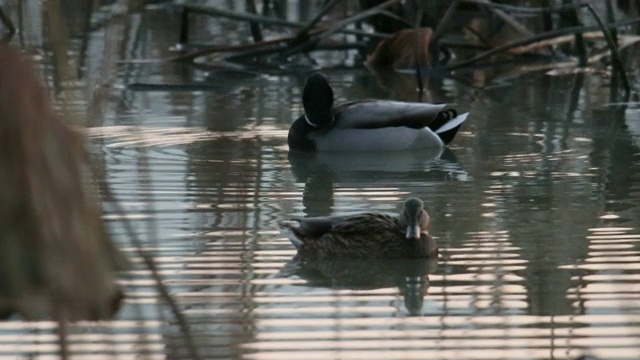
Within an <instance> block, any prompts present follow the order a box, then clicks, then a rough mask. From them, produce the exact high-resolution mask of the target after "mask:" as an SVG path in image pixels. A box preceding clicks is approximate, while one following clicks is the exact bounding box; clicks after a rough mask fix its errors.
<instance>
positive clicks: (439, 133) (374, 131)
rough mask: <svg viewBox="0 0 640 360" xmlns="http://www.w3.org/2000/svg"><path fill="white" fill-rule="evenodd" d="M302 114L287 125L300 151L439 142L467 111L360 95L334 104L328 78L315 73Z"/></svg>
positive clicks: (380, 148) (445, 141)
mask: <svg viewBox="0 0 640 360" xmlns="http://www.w3.org/2000/svg"><path fill="white" fill-rule="evenodd" d="M302 105H303V107H304V111H305V113H304V115H302V116H301V117H300V118H298V119H297V120H296V121H294V123H293V124H292V125H291V128H290V129H289V136H288V141H289V148H290V149H291V150H302V151H319V152H322V151H391V150H409V149H424V148H432V147H437V148H443V147H445V146H446V145H447V144H449V142H451V140H453V138H454V137H455V135H456V133H457V132H458V129H459V128H460V126H461V125H462V123H463V122H464V121H465V120H466V118H467V115H468V114H469V113H465V114H462V115H458V114H457V111H456V110H455V109H454V108H453V106H452V105H451V104H438V105H434V104H426V103H412V102H401V101H389V100H360V101H351V102H347V103H344V104H340V105H338V106H335V107H334V106H333V89H332V88H331V85H329V82H328V81H327V78H326V77H325V76H324V75H323V74H321V73H314V74H312V75H311V76H309V78H308V79H307V82H306V84H305V86H304V91H303V94H302Z"/></svg>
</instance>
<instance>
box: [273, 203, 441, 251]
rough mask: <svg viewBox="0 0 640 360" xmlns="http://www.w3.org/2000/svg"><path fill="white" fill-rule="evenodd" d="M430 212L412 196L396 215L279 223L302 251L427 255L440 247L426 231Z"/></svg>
mask: <svg viewBox="0 0 640 360" xmlns="http://www.w3.org/2000/svg"><path fill="white" fill-rule="evenodd" d="M428 225H429V214H427V212H426V211H425V210H424V206H423V204H422V201H421V200H420V199H416V198H409V199H407V200H406V201H405V203H404V210H403V211H402V213H400V214H399V215H397V216H391V215H385V214H379V213H364V214H358V215H351V216H328V217H311V218H299V219H293V220H288V221H282V222H280V229H281V232H282V234H283V235H284V236H286V237H287V238H288V239H289V240H290V241H291V243H292V244H293V245H294V246H295V247H296V248H297V249H298V253H299V254H306V255H314V256H319V257H325V256H332V257H333V256H335V257H352V258H389V259H390V258H424V257H432V256H433V257H435V256H437V254H438V247H437V243H436V241H435V239H433V238H432V237H431V235H429V233H428V232H427V226H428Z"/></svg>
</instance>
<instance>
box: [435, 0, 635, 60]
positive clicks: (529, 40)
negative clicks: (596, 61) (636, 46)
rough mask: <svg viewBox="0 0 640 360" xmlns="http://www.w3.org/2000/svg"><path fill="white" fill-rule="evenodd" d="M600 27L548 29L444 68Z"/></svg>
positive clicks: (611, 25)
mask: <svg viewBox="0 0 640 360" xmlns="http://www.w3.org/2000/svg"><path fill="white" fill-rule="evenodd" d="M464 1H468V0H464ZM638 22H640V18H635V19H630V20H625V21H620V22H616V23H614V24H609V26H610V27H620V26H626V25H630V24H634V23H638ZM599 29H600V27H599V26H576V27H569V28H564V29H559V30H554V31H548V32H544V33H541V34H538V35H535V36H532V37H530V38H526V39H518V40H514V41H511V42H508V43H506V44H503V45H500V46H496V47H495V48H493V49H490V50H487V51H485V52H483V53H481V54H478V55H476V56H474V57H473V58H471V59H468V60H464V61H461V62H459V63H457V64H452V65H449V66H447V67H446V69H448V70H454V69H459V68H462V67H465V66H468V65H471V64H475V63H477V62H479V61H481V60H484V59H487V58H489V57H491V56H493V55H496V54H499V53H502V52H505V51H508V50H510V49H513V48H517V47H520V46H525V45H529V44H533V43H536V42H538V41H543V40H548V39H553V38H555V37H558V36H563V35H567V34H573V33H576V32H581V33H584V32H588V31H593V30H599Z"/></svg>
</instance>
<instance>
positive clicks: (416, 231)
mask: <svg viewBox="0 0 640 360" xmlns="http://www.w3.org/2000/svg"><path fill="white" fill-rule="evenodd" d="M419 238H420V226H418V225H409V226H407V239H419Z"/></svg>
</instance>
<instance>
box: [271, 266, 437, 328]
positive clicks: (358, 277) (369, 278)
mask: <svg viewBox="0 0 640 360" xmlns="http://www.w3.org/2000/svg"><path fill="white" fill-rule="evenodd" d="M437 267H438V259H437V258H420V259H352V258H340V257H335V258H319V257H314V256H308V255H306V254H297V255H296V256H294V257H293V259H291V260H290V261H289V262H288V263H287V264H286V265H285V266H284V267H283V268H282V270H280V273H279V276H281V277H299V278H300V279H303V280H305V281H306V283H305V284H304V286H307V287H320V288H329V289H352V290H374V289H381V288H391V287H397V288H398V289H399V291H400V294H401V295H402V297H403V298H404V306H405V308H406V310H407V313H408V314H409V315H412V316H420V315H422V307H423V302H424V296H425V295H426V294H427V290H428V289H429V274H432V273H434V272H435V271H436V268H437Z"/></svg>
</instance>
